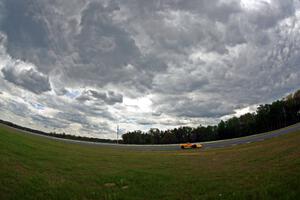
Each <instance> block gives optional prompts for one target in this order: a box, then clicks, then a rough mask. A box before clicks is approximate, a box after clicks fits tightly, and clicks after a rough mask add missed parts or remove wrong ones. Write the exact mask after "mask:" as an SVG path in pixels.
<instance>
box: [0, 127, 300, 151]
mask: <svg viewBox="0 0 300 200" xmlns="http://www.w3.org/2000/svg"><path fill="white" fill-rule="evenodd" d="M3 126H6V125H3ZM10 128H12V127H10ZM12 129H16V128H12ZM16 130H18V131H19V132H22V133H25V134H30V135H36V136H39V137H46V138H49V139H51V140H57V141H63V142H66V143H74V144H82V145H94V146H95V145H96V146H103V147H111V148H119V149H130V150H141V151H143V150H145V151H172V150H180V149H181V148H180V146H179V144H165V145H132V144H111V143H100V142H87V141H79V140H70V139H63V138H56V137H51V136H46V135H41V134H36V133H32V132H28V131H23V130H20V129H16ZM298 130H300V123H298V124H295V125H292V126H288V127H286V128H283V129H279V130H275V131H271V132H267V133H260V134H256V135H251V136H246V137H240V138H234V139H227V140H217V141H211V142H201V143H199V144H202V145H203V147H202V148H201V149H204V150H205V149H214V148H225V147H231V146H236V145H241V144H249V143H253V142H260V141H264V140H267V139H270V138H274V137H278V136H280V135H284V134H288V133H292V132H295V131H298Z"/></svg>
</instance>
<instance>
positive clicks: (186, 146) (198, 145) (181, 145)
mask: <svg viewBox="0 0 300 200" xmlns="http://www.w3.org/2000/svg"><path fill="white" fill-rule="evenodd" d="M201 147H202V144H196V143H194V144H193V143H185V144H180V148H182V149H196V148H201Z"/></svg>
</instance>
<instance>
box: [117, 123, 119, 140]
mask: <svg viewBox="0 0 300 200" xmlns="http://www.w3.org/2000/svg"><path fill="white" fill-rule="evenodd" d="M117 144H119V124H118V125H117Z"/></svg>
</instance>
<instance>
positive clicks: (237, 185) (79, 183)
mask: <svg viewBox="0 0 300 200" xmlns="http://www.w3.org/2000/svg"><path fill="white" fill-rule="evenodd" d="M299 197H300V132H299V131H298V132H295V133H291V134H288V135H285V136H280V137H278V138H275V139H270V140H267V141H264V142H258V143H253V144H247V145H240V146H236V147H231V148H225V149H217V150H207V151H202V150H181V151H172V152H147V151H143V152H137V151H133V150H127V151H125V150H119V149H112V148H107V147H106V148H104V147H99V146H89V145H79V144H69V143H64V142H61V141H53V140H49V139H47V138H42V137H38V136H32V135H28V134H22V133H18V132H17V131H16V130H13V129H11V128H7V127H5V126H2V125H0V199H1V200H2V199H3V200H7V199H22V200H25V199H43V200H44V199H55V200H56V199H57V200H58V199H72V200H75V199H108V200H111V199H138V200H140V199H299Z"/></svg>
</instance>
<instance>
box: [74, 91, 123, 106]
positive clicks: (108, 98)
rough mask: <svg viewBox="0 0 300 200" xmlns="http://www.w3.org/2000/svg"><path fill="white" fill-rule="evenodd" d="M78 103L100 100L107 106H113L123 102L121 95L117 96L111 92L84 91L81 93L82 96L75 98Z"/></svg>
mask: <svg viewBox="0 0 300 200" xmlns="http://www.w3.org/2000/svg"><path fill="white" fill-rule="evenodd" d="M76 99H77V100H78V101H81V102H84V101H90V100H95V101H97V100H101V101H104V102H105V103H107V104H109V105H113V104H116V103H122V102H123V95H122V94H117V93H115V92H113V91H108V92H98V91H95V90H85V91H83V92H82V94H81V95H80V96H79V97H77V98H76Z"/></svg>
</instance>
